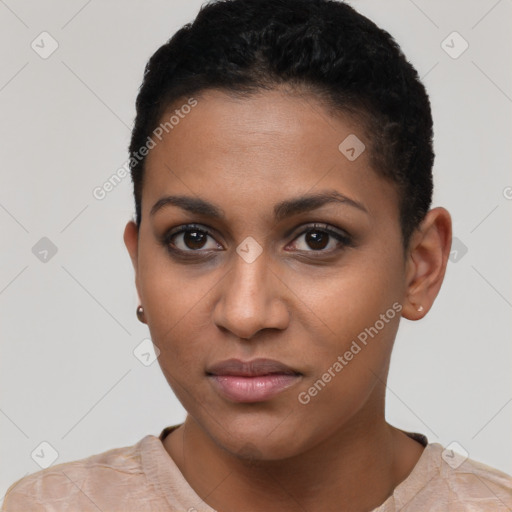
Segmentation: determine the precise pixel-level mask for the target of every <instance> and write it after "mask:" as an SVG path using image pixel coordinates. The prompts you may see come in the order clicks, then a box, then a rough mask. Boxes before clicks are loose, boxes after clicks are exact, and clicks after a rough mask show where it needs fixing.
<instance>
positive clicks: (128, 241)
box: [123, 220, 140, 304]
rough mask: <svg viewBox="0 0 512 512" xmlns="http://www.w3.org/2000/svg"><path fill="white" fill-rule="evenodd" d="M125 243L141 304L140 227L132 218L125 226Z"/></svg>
mask: <svg viewBox="0 0 512 512" xmlns="http://www.w3.org/2000/svg"><path fill="white" fill-rule="evenodd" d="M123 239H124V245H125V246H126V249H128V254H129V255H130V259H131V260H132V265H133V269H134V271H135V286H136V288H137V294H138V296H139V304H140V288H139V272H138V246H139V229H138V228H137V224H136V223H135V222H134V221H133V220H131V221H129V222H128V224H126V227H125V228H124V235H123Z"/></svg>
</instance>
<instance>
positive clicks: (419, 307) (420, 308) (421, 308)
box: [416, 306, 424, 313]
mask: <svg viewBox="0 0 512 512" xmlns="http://www.w3.org/2000/svg"><path fill="white" fill-rule="evenodd" d="M423 309H424V308H423V306H418V307H417V308H416V310H417V311H419V312H420V313H421V312H422V311H423Z"/></svg>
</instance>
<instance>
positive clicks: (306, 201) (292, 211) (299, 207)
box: [150, 190, 368, 222]
mask: <svg viewBox="0 0 512 512" xmlns="http://www.w3.org/2000/svg"><path fill="white" fill-rule="evenodd" d="M330 203H338V204H339V203H341V204H345V205H348V206H352V207H354V208H357V209H359V210H361V211H363V212H366V213H368V210H367V209H366V208H365V207H364V206H363V205H362V204H361V203H360V202H358V201H356V200H354V199H350V198H349V197H347V196H344V195H343V194H340V193H339V192H338V191H337V190H326V191H322V192H319V193H317V194H309V195H304V196H299V197H295V198H292V199H287V200H285V201H282V202H280V203H277V204H276V205H275V206H274V219H275V221H276V222H279V221H281V220H283V219H286V218H288V217H292V216H293V215H298V214H299V213H303V212H307V211H311V210H316V209H318V208H321V207H322V206H324V205H326V204H330ZM170 205H174V206H178V207H179V208H181V209H182V210H186V211H188V212H191V213H195V214H197V215H204V216H206V217H212V218H215V219H221V220H225V218H226V214H225V212H224V210H223V209H222V208H220V207H218V206H216V205H214V204H213V203H210V202H208V201H205V200H204V199H200V198H198V197H189V196H165V197H162V198H160V199H159V200H158V201H157V202H156V203H155V204H154V205H153V207H152V208H151V212H150V215H151V216H153V215H155V213H156V212H157V211H159V210H161V209H162V208H164V207H166V206H170Z"/></svg>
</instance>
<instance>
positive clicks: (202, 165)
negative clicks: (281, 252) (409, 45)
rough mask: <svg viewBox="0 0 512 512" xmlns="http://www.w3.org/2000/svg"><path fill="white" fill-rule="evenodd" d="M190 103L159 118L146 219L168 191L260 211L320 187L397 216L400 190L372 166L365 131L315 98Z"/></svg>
mask: <svg viewBox="0 0 512 512" xmlns="http://www.w3.org/2000/svg"><path fill="white" fill-rule="evenodd" d="M187 100H188V99H187V98H185V99H183V100H182V103H180V102H176V103H175V104H174V105H173V107H172V109H169V110H168V111H167V112H166V113H165V114H164V116H162V119H161V123H162V124H161V126H165V125H164V124H163V123H166V122H168V124H167V129H164V130H163V134H162V136H161V140H159V139H158V138H155V137H153V139H154V141H155V143H156V145H155V146H154V147H153V149H151V150H150V152H149V154H148V156H147V158H146V164H145V174H146V175H145V178H144V190H143V212H144V213H143V216H144V214H145V215H146V217H147V215H148V213H149V210H150V209H151V207H152V206H153V204H154V203H155V202H156V201H158V199H159V198H160V197H162V196H163V195H165V194H166V193H167V194H176V193H179V194H187V195H191V196H200V197H201V198H204V199H207V200H209V201H211V202H213V203H216V204H218V205H220V206H221V208H222V209H223V210H229V209H230V207H233V208H234V209H237V208H238V209H241V208H244V209H246V210H247V209H249V208H250V209H251V211H257V210H258V209H261V208H262V207H263V206H264V205H267V206H268V205H270V204H273V203H276V202H278V201H280V200H282V199H283V198H284V197H290V196H295V195H302V194H305V193H307V192H311V193H314V192H316V191H319V190H321V189H322V190H325V189H336V190H338V191H339V192H340V193H341V194H343V195H345V196H348V197H352V198H354V199H355V200H358V201H359V202H361V203H363V204H364V205H365V206H366V207H367V209H368V210H369V211H370V213H372V212H373V213H374V214H378V213H379V212H380V213H382V211H383V210H388V212H387V213H388V214H391V215H395V214H396V208H397V204H396V203H397V197H396V193H395V192H396V191H395V187H394V186H392V184H390V183H389V182H388V181H387V180H385V179H383V178H381V177H380V176H379V175H378V174H377V173H376V172H375V171H374V170H373V169H372V168H371V165H370V158H369V149H367V148H369V145H370V144H369V142H370V141H369V140H368V139H367V134H366V133H365V132H364V130H363V129H362V127H361V126H360V125H359V123H358V122H357V121H356V120H354V119H353V118H351V117H349V116H345V115H339V114H337V115H336V116H333V115H330V114H329V111H328V110H327V109H326V108H325V107H324V106H323V105H322V104H321V103H320V102H319V101H317V100H316V99H315V98H314V97H313V96H307V95H299V94H292V93H290V92H289V91H284V90H272V91H264V92H260V93H257V94H255V95H251V96H249V97H245V98H240V97H238V98H235V97H232V96H229V95H228V94H226V93H224V92H221V91H215V90H211V91H207V92H205V93H203V94H201V95H199V96H196V97H195V100H196V101H197V103H196V104H195V106H194V107H193V108H182V107H183V106H184V105H188V104H190V101H188V102H187ZM172 117H173V119H172V121H173V122H172V124H171V123H170V122H169V120H170V119H171V118H172Z"/></svg>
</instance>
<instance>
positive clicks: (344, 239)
mask: <svg viewBox="0 0 512 512" xmlns="http://www.w3.org/2000/svg"><path fill="white" fill-rule="evenodd" d="M188 231H199V232H201V233H205V234H206V235H208V236H210V237H211V238H214V236H213V235H212V233H211V232H210V231H209V230H208V229H206V228H204V227H202V226H200V225H198V224H185V225H183V226H180V227H179V228H177V229H173V230H170V231H168V232H167V233H165V234H164V235H163V237H162V241H161V242H162V244H163V245H164V246H165V247H166V248H167V250H168V251H169V252H170V253H171V254H173V255H178V256H183V257H185V258H187V257H190V256H189V254H194V253H201V252H209V251H210V250H208V249H207V250H204V249H197V250H192V249H190V250H187V251H184V250H183V249H178V248H177V247H175V246H173V245H174V244H173V243H172V239H173V238H174V237H175V236H177V235H180V234H182V233H186V232H188ZM312 231H319V232H322V233H327V234H328V235H329V236H332V237H333V238H335V239H336V240H337V241H338V242H339V243H340V244H341V246H338V247H336V248H334V249H331V250H327V251H325V250H322V249H320V250H313V249H312V250H309V251H302V250H299V251H298V252H302V253H304V252H305V253H318V254H331V253H333V252H336V251H338V250H340V249H342V248H343V247H352V246H353V241H352V238H351V237H350V236H349V235H348V234H343V233H342V232H338V231H335V230H333V229H331V228H330V227H329V225H328V224H319V223H314V224H311V225H307V226H305V229H304V230H303V231H302V232H300V233H299V234H298V235H297V236H296V237H295V238H294V239H293V240H296V239H297V238H299V237H301V236H302V235H305V234H307V233H310V232H312ZM214 252H216V251H214Z"/></svg>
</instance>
